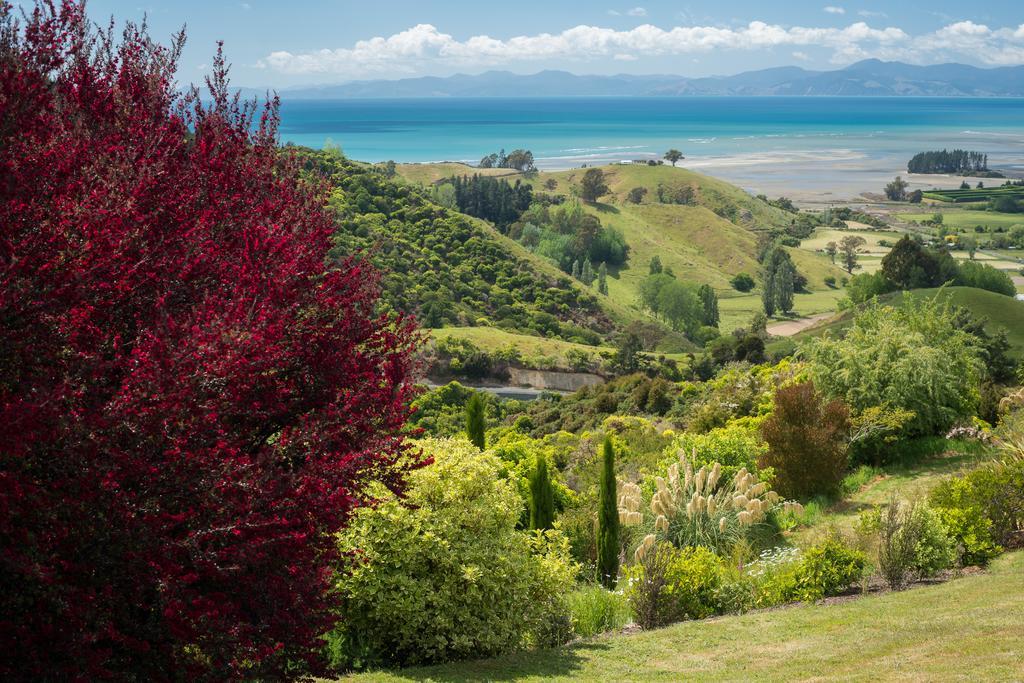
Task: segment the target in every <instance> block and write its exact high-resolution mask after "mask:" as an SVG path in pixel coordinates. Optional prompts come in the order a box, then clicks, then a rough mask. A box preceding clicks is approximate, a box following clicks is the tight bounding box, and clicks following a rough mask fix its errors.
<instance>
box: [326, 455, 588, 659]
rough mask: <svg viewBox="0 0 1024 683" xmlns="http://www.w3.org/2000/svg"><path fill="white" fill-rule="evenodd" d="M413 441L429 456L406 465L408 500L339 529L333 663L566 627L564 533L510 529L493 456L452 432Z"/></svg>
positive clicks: (497, 643)
mask: <svg viewBox="0 0 1024 683" xmlns="http://www.w3.org/2000/svg"><path fill="white" fill-rule="evenodd" d="M423 446H424V452H425V455H428V456H432V457H433V458H434V463H433V464H432V465H430V466H428V467H425V468H423V469H420V470H417V471H416V472H414V473H413V474H412V475H411V477H410V487H409V492H408V500H407V502H400V501H397V500H387V501H384V502H382V503H381V504H380V505H378V506H377V507H375V508H364V509H361V510H359V511H358V512H357V513H356V515H355V516H354V518H353V520H352V524H351V525H350V527H349V528H348V529H347V530H346V531H345V532H344V533H343V534H342V535H341V537H340V546H341V549H342V550H343V551H345V552H352V551H356V550H358V552H357V554H356V555H355V557H356V558H357V559H356V560H354V562H353V567H352V569H351V571H350V572H342V575H341V578H340V579H339V580H338V583H337V589H338V592H339V595H340V596H341V599H342V605H343V616H344V618H343V620H342V622H341V625H340V626H339V627H338V629H337V630H336V631H335V632H333V633H331V634H329V635H328V642H329V647H330V651H331V656H332V659H333V663H334V665H336V666H339V667H353V666H366V665H378V664H380V665H385V664H386V665H406V664H420V663H429V662H440V661H446V660H451V659H459V658H465V657H480V656H490V655H497V654H500V653H502V652H506V651H509V650H513V649H516V648H519V647H523V646H526V645H529V644H538V645H544V644H552V643H554V642H558V641H560V640H564V639H565V638H567V637H569V635H570V630H569V629H570V625H571V624H570V619H569V612H568V607H567V605H566V603H565V596H566V595H567V594H568V592H569V590H570V588H571V586H572V582H573V578H574V576H575V574H576V567H575V566H574V565H573V564H572V563H571V562H570V561H569V560H568V559H567V558H568V552H569V551H568V543H567V541H566V540H565V539H564V538H563V537H561V536H560V534H558V533H557V532H546V533H533V534H531V533H527V532H520V531H516V528H515V527H516V523H517V521H518V520H519V517H520V513H521V509H522V500H521V498H520V496H519V493H517V491H516V488H515V485H514V484H513V483H511V482H509V481H508V480H506V479H503V478H501V477H500V476H499V473H500V472H501V468H502V465H501V461H500V460H499V459H498V458H496V457H495V456H493V455H491V454H487V453H481V452H480V451H478V450H477V449H476V448H475V447H473V446H472V445H470V444H469V443H468V442H466V441H465V440H462V439H453V440H436V441H435V440H431V441H427V442H424V443H423Z"/></svg>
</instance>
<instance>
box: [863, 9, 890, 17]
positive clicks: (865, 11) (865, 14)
mask: <svg viewBox="0 0 1024 683" xmlns="http://www.w3.org/2000/svg"><path fill="white" fill-rule="evenodd" d="M857 14H858V15H859V16H862V17H864V18H866V19H884V18H886V17H887V16H889V15H888V14H886V13H885V12H873V11H871V10H868V9H862V10H860V11H859V12H857Z"/></svg>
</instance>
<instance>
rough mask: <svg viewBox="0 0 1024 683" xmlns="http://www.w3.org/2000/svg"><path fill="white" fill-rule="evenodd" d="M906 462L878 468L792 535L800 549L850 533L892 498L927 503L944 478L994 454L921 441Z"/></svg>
mask: <svg viewBox="0 0 1024 683" xmlns="http://www.w3.org/2000/svg"><path fill="white" fill-rule="evenodd" d="M914 446H915V447H916V448H915V450H914V452H913V453H908V454H907V455H906V456H905V458H904V460H905V462H906V463H907V464H903V463H896V464H892V465H887V466H885V467H882V468H879V470H880V471H879V473H878V474H877V475H876V476H875V477H873V478H872V479H871V480H870V481H869V482H868V483H867V484H865V485H864V486H863V487H861V489H860V490H858V491H855V492H853V493H852V494H850V495H849V496H847V497H845V498H843V499H842V500H840V501H837V502H836V503H834V504H832V505H831V506H829V507H827V508H825V509H824V510H823V511H822V512H821V514H820V515H818V516H817V517H816V518H815V519H814V520H813V524H812V526H810V527H804V528H801V529H798V530H796V531H794V532H791V533H790V535H789V538H790V540H792V541H793V542H795V543H796V544H797V545H801V546H803V545H809V544H813V543H814V542H815V541H816V540H817V539H819V538H821V537H822V536H824V535H826V534H827V533H828V532H829V531H830V530H831V529H833V528H835V529H839V530H841V531H845V532H850V531H852V530H853V528H854V525H855V524H856V522H857V519H858V517H859V516H860V513H861V512H862V511H864V510H866V509H868V508H871V507H874V506H876V505H880V506H886V505H887V504H888V503H889V500H890V498H892V496H893V495H895V496H897V497H899V498H900V499H903V500H926V499H927V497H928V494H929V493H931V490H932V489H933V488H935V486H936V485H937V484H938V483H939V482H940V481H942V479H944V478H945V477H948V476H950V475H953V474H957V473H959V472H961V471H965V470H969V469H972V468H973V467H974V466H976V465H978V464H980V463H983V462H985V461H988V460H991V459H992V458H993V457H994V452H993V450H992V449H991V448H987V447H985V446H982V445H981V444H978V443H977V442H955V441H954V442H947V441H946V440H945V439H942V438H933V439H922V440H920V441H918V442H916V443H915V444H914Z"/></svg>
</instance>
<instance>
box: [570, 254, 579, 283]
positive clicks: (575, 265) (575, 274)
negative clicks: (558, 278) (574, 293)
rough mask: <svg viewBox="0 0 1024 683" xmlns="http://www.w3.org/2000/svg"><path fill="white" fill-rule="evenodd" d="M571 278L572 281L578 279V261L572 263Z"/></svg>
mask: <svg viewBox="0 0 1024 683" xmlns="http://www.w3.org/2000/svg"><path fill="white" fill-rule="evenodd" d="M572 276H573V278H574V279H576V280H579V279H580V260H579V259H576V260H575V261H573V262H572Z"/></svg>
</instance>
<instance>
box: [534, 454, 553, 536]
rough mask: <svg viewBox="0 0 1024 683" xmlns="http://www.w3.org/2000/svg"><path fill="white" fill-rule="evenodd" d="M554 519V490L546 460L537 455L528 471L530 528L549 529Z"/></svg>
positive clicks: (541, 455)
mask: <svg viewBox="0 0 1024 683" xmlns="http://www.w3.org/2000/svg"><path fill="white" fill-rule="evenodd" d="M554 521H555V490H554V488H552V486H551V477H550V475H549V474H548V461H547V458H545V457H544V455H543V454H540V455H538V456H537V461H536V463H535V464H534V467H533V471H532V472H530V528H531V529H550V528H551V527H552V525H553V524H554Z"/></svg>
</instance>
